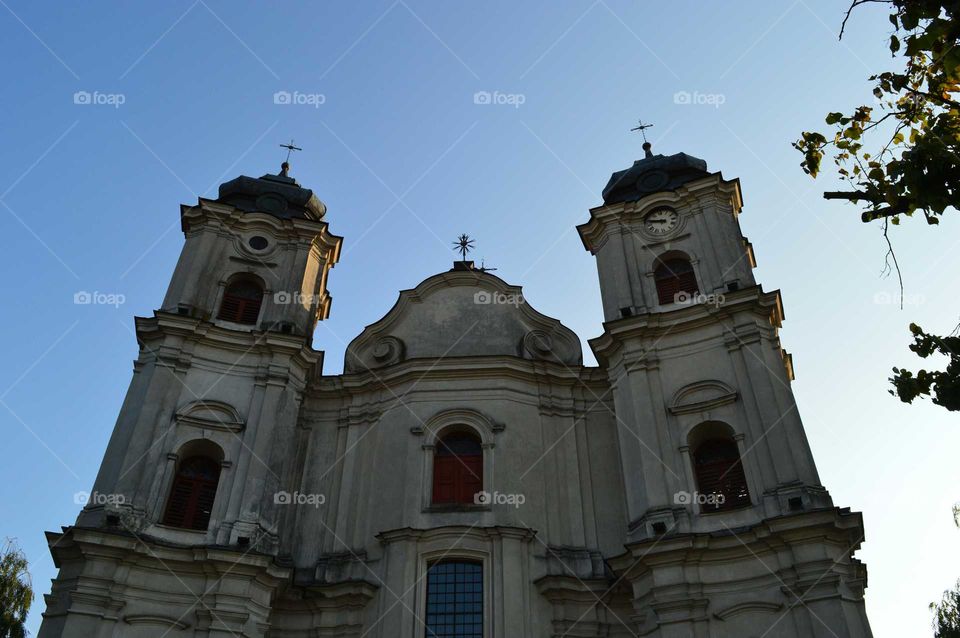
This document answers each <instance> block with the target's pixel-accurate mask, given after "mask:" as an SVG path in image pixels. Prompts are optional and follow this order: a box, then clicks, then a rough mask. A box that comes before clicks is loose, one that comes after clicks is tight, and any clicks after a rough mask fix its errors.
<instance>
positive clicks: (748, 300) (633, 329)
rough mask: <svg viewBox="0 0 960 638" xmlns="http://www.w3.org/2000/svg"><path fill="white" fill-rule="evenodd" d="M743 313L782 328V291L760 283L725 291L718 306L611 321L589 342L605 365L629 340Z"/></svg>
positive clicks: (694, 306) (673, 332) (678, 331)
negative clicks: (601, 332)
mask: <svg viewBox="0 0 960 638" xmlns="http://www.w3.org/2000/svg"><path fill="white" fill-rule="evenodd" d="M744 312H749V313H753V314H755V315H757V316H758V317H762V318H764V319H766V320H767V321H769V322H770V325H771V326H772V327H773V329H777V328H779V327H780V326H781V324H782V322H783V319H784V314H783V303H782V300H781V298H780V291H779V290H774V291H772V292H764V291H763V289H762V288H761V287H760V286H759V285H757V286H753V287H750V288H744V289H741V290H738V291H735V292H730V293H726V294H725V295H724V301H723V303H722V304H719V305H710V304H692V305H689V306H679V307H676V308H672V309H670V310H667V311H664V312H647V313H643V314H639V315H635V316H633V317H626V318H623V319H616V320H614V321H608V322H605V323H604V324H603V327H604V332H603V334H602V335H601V336H599V337H596V338H594V339H590V340H589V342H588V343H589V344H590V347H591V348H592V349H593V353H594V355H595V356H596V357H597V361H599V362H601V365H604V364H605V363H606V362H608V361H609V360H610V359H611V358H612V356H613V355H614V353H616V352H617V351H618V350H620V349H621V347H622V346H623V343H624V341H625V340H626V339H633V340H636V339H652V340H654V341H656V340H658V339H660V338H662V337H665V336H667V335H668V334H671V335H678V334H681V333H683V332H684V331H687V330H696V329H698V328H703V327H706V326H713V325H716V324H717V323H718V322H719V321H721V320H723V319H732V318H733V317H734V316H735V315H737V314H740V313H744ZM758 336H759V335H758Z"/></svg>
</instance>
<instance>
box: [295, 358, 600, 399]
mask: <svg viewBox="0 0 960 638" xmlns="http://www.w3.org/2000/svg"><path fill="white" fill-rule="evenodd" d="M483 379H490V380H505V379H513V380H516V381H521V382H526V383H531V384H539V383H540V382H542V381H544V380H546V381H549V382H550V383H551V384H555V385H557V386H561V387H570V388H575V387H581V386H587V387H592V388H595V389H596V391H598V392H602V391H605V390H606V389H607V388H608V381H607V376H606V373H605V372H603V371H602V370H601V369H599V368H589V367H584V366H566V365H564V364H562V363H551V362H545V361H530V360H527V359H521V358H520V357H513V356H484V357H478V356H468V357H444V358H442V359H437V358H422V359H407V360H406V361H403V362H401V363H398V364H396V365H393V366H389V367H387V368H379V369H377V370H375V371H369V370H368V371H363V372H357V373H348V374H340V375H331V376H322V377H320V378H319V379H317V380H315V381H314V382H312V383H311V384H310V386H309V387H308V388H307V393H308V394H309V395H311V396H323V395H330V394H333V395H336V396H339V397H347V396H351V395H354V394H360V393H363V392H368V391H371V390H379V389H382V388H384V387H393V386H400V385H403V384H404V383H411V382H426V381H431V380H444V381H455V380H483Z"/></svg>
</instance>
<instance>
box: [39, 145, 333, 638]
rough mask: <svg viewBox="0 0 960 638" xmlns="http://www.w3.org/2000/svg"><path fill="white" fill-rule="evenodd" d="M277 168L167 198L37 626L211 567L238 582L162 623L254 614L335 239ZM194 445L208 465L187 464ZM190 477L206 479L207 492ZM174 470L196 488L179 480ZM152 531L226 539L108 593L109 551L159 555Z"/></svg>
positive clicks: (198, 578)
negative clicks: (152, 260) (168, 266)
mask: <svg viewBox="0 0 960 638" xmlns="http://www.w3.org/2000/svg"><path fill="white" fill-rule="evenodd" d="M288 168H289V167H288V165H287V164H286V163H284V165H283V167H282V171H281V172H280V174H278V175H264V176H263V177H260V178H251V177H238V178H237V179H234V180H232V181H230V182H227V183H225V184H222V185H221V186H220V191H219V197H218V198H217V199H216V200H209V199H203V198H201V199H200V200H199V201H198V203H197V204H196V205H190V206H187V205H184V206H182V207H181V211H180V220H181V226H182V229H183V233H184V236H185V243H184V246H183V249H182V251H181V254H180V258H179V261H178V263H177V266H176V269H175V271H174V274H173V277H172V279H171V281H170V286H169V288H168V290H167V294H166V296H165V298H164V301H163V305H162V306H161V307H160V309H158V310H156V311H155V312H154V315H153V316H152V317H137V318H136V333H137V340H138V342H139V344H140V353H139V356H138V358H137V360H136V362H135V364H134V374H133V380H132V381H131V384H130V388H129V390H128V391H127V396H126V399H125V401H124V403H123V407H122V408H121V411H120V414H119V417H118V419H117V424H116V427H115V429H114V432H113V435H112V437H111V439H110V442H109V445H108V447H107V450H106V453H105V455H104V460H103V464H102V465H101V468H100V471H99V474H98V475H97V479H96V482H95V484H94V492H93V494H94V498H91V501H90V503H89V504H88V505H87V506H86V507H85V508H84V509H83V511H82V512H81V514H80V516H79V517H78V519H77V524H76V526H74V527H72V528H68V529H67V531H66V532H65V534H63V535H59V534H51V535H50V542H51V547H52V551H53V554H54V558H55V560H56V562H57V564H58V566H59V567H60V569H61V573H60V577H59V578H58V579H57V581H56V582H55V584H54V587H53V591H52V593H51V595H50V596H48V597H47V606H48V609H47V612H46V614H45V621H44V624H43V627H42V629H41V632H40V633H41V635H42V636H60V635H66V636H95V635H107V634H103V633H100V632H102V631H104V626H105V625H106V626H111V625H112V624H113V622H112V621H116V620H117V613H118V611H119V606H118V604H117V603H116V596H117V594H120V595H121V597H122V596H123V595H125V594H126V593H127V592H128V590H129V589H130V588H134V587H137V586H143V587H147V588H151V589H154V593H153V594H152V598H153V599H154V600H155V602H156V605H157V612H156V613H157V614H159V612H160V610H161V609H162V608H163V607H165V606H167V607H169V606H170V605H175V604H177V603H179V602H181V601H180V600H179V598H180V597H181V596H179V595H178V594H177V593H176V592H177V590H182V589H183V588H184V587H187V588H188V589H189V590H191V591H195V590H199V591H202V590H203V589H204V588H205V586H204V583H207V582H216V581H215V580H211V579H209V575H210V574H212V573H218V574H219V575H220V576H222V577H223V576H225V577H224V578H223V580H221V581H219V583H220V586H222V585H224V584H227V583H229V587H233V588H235V590H236V591H235V594H237V596H239V597H230V596H227V597H223V596H217V598H216V599H217V600H218V601H222V602H217V603H215V604H211V602H208V601H206V600H204V601H203V604H202V605H197V604H196V603H194V605H193V606H194V607H197V608H198V609H199V611H200V612H201V618H200V620H199V621H198V622H196V623H195V622H194V620H195V619H194V618H193V613H192V610H191V614H190V616H191V622H190V623H186V622H185V621H184V619H183V618H180V619H178V620H176V622H174V624H173V626H178V625H179V624H184V625H185V626H186V624H190V625H191V626H193V627H197V628H200V626H201V625H204V624H207V625H222V626H223V627H227V628H231V627H232V628H233V629H237V628H238V627H243V626H249V625H248V622H252V623H253V624H256V623H257V622H260V623H261V624H265V623H266V620H267V614H268V612H269V609H268V608H265V607H264V604H265V603H266V602H267V601H269V595H267V594H265V593H264V592H265V591H267V589H268V588H269V585H270V581H271V580H272V579H274V578H275V577H276V574H275V573H274V572H275V571H276V567H275V566H273V565H271V564H270V561H265V560H264V559H263V557H262V556H261V555H260V554H261V553H263V552H266V553H275V552H276V551H277V548H278V545H279V542H280V535H279V531H278V525H279V520H278V519H279V512H280V510H279V509H278V507H277V505H276V504H274V499H273V495H274V494H275V493H277V492H278V490H279V489H280V484H281V482H282V481H283V479H282V477H283V476H284V474H285V472H290V471H292V468H291V467H290V463H289V449H290V448H291V441H292V439H293V437H294V435H295V431H296V425H297V418H298V414H299V407H300V403H301V400H302V394H303V390H304V388H305V387H306V385H307V382H308V379H309V378H310V376H311V375H312V374H314V373H315V372H316V371H318V370H319V369H320V366H321V365H322V358H323V353H322V352H318V351H315V350H313V349H312V348H311V343H312V335H313V329H314V327H315V325H316V322H317V321H318V320H320V319H324V318H326V317H327V315H328V313H329V309H330V297H329V295H328V293H327V289H326V280H327V273H328V272H329V270H330V268H331V267H332V266H333V265H334V264H335V263H336V262H337V259H338V257H339V251H340V245H341V238H340V237H337V236H335V235H332V234H331V233H330V232H329V231H328V229H327V223H326V222H324V221H323V217H324V214H325V213H326V207H325V206H324V204H323V203H322V202H321V201H320V200H319V199H317V197H316V196H315V195H314V194H313V193H312V192H311V191H310V190H307V189H304V188H301V187H300V186H299V184H298V183H297V182H296V181H295V180H294V179H292V178H291V177H289V176H288V175H287V171H288ZM195 458H204V459H213V460H214V461H215V463H216V465H213V466H209V464H208V466H206V467H205V466H202V465H197V464H194V466H190V467H187V466H186V464H188V463H191V462H192V460H193V459H195ZM178 481H179V483H178ZM191 481H192V483H191ZM204 481H206V482H207V483H208V484H210V485H212V486H213V487H212V488H211V489H209V490H208V491H207V493H204V490H203V489H202V485H203V484H204ZM190 485H194V486H196V485H200V486H201V489H199V490H198V491H197V493H196V494H191V493H190V490H189V489H188V488H189V486H190ZM168 495H169V496H168ZM144 539H150V540H149V542H142V541H144ZM165 544H166V545H169V546H180V547H210V548H213V547H220V548H230V549H231V550H232V551H220V553H219V554H217V552H216V551H214V550H209V553H208V552H207V551H205V552H204V557H203V558H202V559H199V560H202V561H203V562H202V563H197V564H195V565H194V566H193V567H187V566H184V564H183V563H182V562H180V561H181V560H182V557H177V556H173V555H169V556H167V557H166V562H168V564H169V565H171V566H172V567H169V568H168V569H167V570H163V569H161V570H160V572H159V575H156V576H153V577H150V576H149V574H148V572H145V573H143V574H140V575H139V576H138V575H137V574H136V572H133V578H131V579H130V581H132V582H135V583H136V585H134V584H132V582H130V583H127V584H126V585H125V586H124V587H123V588H122V589H123V593H122V594H121V593H120V591H118V587H119V585H117V584H115V583H112V582H111V581H112V580H114V578H115V576H114V575H113V574H114V573H115V572H114V570H116V569H117V567H116V565H115V564H114V561H116V560H119V558H118V557H120V556H124V555H126V556H128V557H129V553H131V552H133V553H136V552H138V551H140V552H145V553H146V555H147V556H151V555H152V557H153V558H156V559H157V560H160V561H161V562H165V561H163V560H162V559H160V558H159V557H157V556H156V555H155V550H154V549H151V548H152V547H156V546H158V545H159V546H162V545H165ZM201 564H202V565H203V566H202V567H200V565H201ZM181 570H182V571H181ZM167 572H170V573H167ZM174 572H177V573H176V578H174V576H173V573H174ZM204 572H207V573H206V574H205V573H204ZM147 578H151V580H144V579H147ZM177 579H179V580H181V583H186V584H184V585H181V584H179V583H177V582H175V581H176V580H177ZM220 605H225V607H224V608H222V609H220V608H219V606H220ZM240 616H244V617H249V619H248V620H244V621H243V622H240V621H239V620H238V618H239V617H240ZM258 616H259V618H258ZM153 617H154V616H153V615H152V613H140V614H134V615H133V616H131V617H130V618H127V619H126V620H125V621H124V622H125V624H127V625H132V626H128V627H126V629H125V630H124V633H123V635H128V633H127V632H132V633H131V634H130V635H132V634H133V633H135V632H136V631H137V630H136V629H135V627H140V626H141V625H142V626H143V627H145V629H143V631H146V632H147V633H149V631H152V630H156V627H152V628H151V627H150V625H151V618H153ZM110 635H115V634H110ZM144 635H147V634H146V633H145V634H144ZM198 635H199V634H198ZM204 635H207V634H204ZM209 635H215V634H214V633H211V634H209ZM227 635H229V634H227Z"/></svg>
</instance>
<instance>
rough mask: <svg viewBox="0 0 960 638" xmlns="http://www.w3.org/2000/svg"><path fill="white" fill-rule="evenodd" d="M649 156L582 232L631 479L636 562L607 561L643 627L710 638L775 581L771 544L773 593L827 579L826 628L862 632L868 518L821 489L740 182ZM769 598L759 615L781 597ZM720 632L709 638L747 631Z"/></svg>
mask: <svg viewBox="0 0 960 638" xmlns="http://www.w3.org/2000/svg"><path fill="white" fill-rule="evenodd" d="M644 151H645V157H644V158H643V159H641V160H638V161H636V162H634V164H633V165H632V166H631V167H629V168H627V169H625V170H622V171H618V172H615V173H614V174H613V175H612V176H611V178H610V181H609V183H608V184H607V186H606V187H605V188H604V190H603V205H601V206H599V207H597V208H594V209H592V210H591V211H590V220H589V221H588V222H587V223H585V224H582V225H580V226H578V231H579V233H580V236H581V239H582V240H583V244H584V246H585V247H586V249H587V250H589V251H590V252H591V253H592V254H593V255H594V256H595V257H596V262H597V270H598V274H599V279H600V292H601V298H602V303H603V312H604V318H605V323H604V333H603V335H601V336H600V337H597V338H596V339H593V340H591V341H590V345H591V347H592V348H593V351H594V353H595V355H596V357H597V360H598V361H599V362H600V365H601V367H603V368H606V370H607V373H608V377H609V380H610V384H611V391H612V396H613V399H614V405H615V410H616V415H617V421H618V428H617V429H618V439H619V449H620V462H621V467H622V473H623V477H624V483H625V485H624V490H625V496H626V508H627V516H628V521H627V530H626V535H627V538H628V539H629V542H628V545H627V547H628V549H629V552H628V554H626V555H625V556H624V557H622V560H615V561H614V563H613V565H614V568H615V569H617V570H620V569H622V570H623V573H622V575H623V576H624V577H625V578H626V579H627V580H629V581H630V582H631V584H632V587H633V590H634V592H633V593H634V607H635V609H636V611H637V613H638V617H639V618H640V624H639V625H638V626H639V627H640V628H641V630H642V631H643V633H644V634H646V633H647V632H648V631H649V632H653V631H654V630H655V629H656V628H657V627H660V631H661V633H656V634H652V635H657V636H681V635H682V636H687V635H706V633H701V632H703V631H704V629H703V628H702V627H698V626H700V625H703V624H706V623H710V624H711V626H712V624H713V623H715V618H716V613H717V611H718V610H719V611H720V612H721V613H722V612H723V610H724V609H730V610H734V611H733V612H731V615H734V616H736V615H737V614H738V613H739V612H738V611H736V610H738V609H741V607H738V605H743V604H746V603H745V600H746V599H745V594H744V587H747V585H746V583H747V581H748V580H749V579H755V581H754V582H759V581H763V580H769V578H770V573H771V572H770V570H769V569H768V568H766V567H764V566H763V561H758V560H757V559H756V557H757V556H764V555H766V554H769V552H770V545H769V543H770V542H774V541H773V539H772V538H771V537H776V541H775V542H776V543H782V544H783V547H785V548H789V551H787V554H790V557H789V558H788V557H786V556H783V555H781V556H780V557H779V558H778V559H777V560H779V561H780V563H779V564H778V567H777V568H776V569H779V570H793V571H792V572H790V575H789V576H787V575H785V572H782V571H777V573H776V574H775V575H776V576H777V578H780V579H782V581H784V583H783V585H784V586H786V587H788V588H793V586H794V585H796V586H797V587H799V588H801V589H802V588H803V585H804V583H806V582H807V580H808V577H809V584H811V585H812V584H813V583H814V582H815V581H816V578H817V577H819V576H821V575H823V574H824V572H829V574H830V575H831V580H830V582H831V583H833V585H831V587H833V589H831V590H830V591H829V592H827V593H826V594H825V595H826V598H827V599H829V600H830V603H829V604H828V605H827V606H828V607H830V611H829V612H824V613H829V614H830V615H831V617H834V618H837V619H838V621H837V622H838V624H837V625H831V626H833V627H838V626H844V625H845V624H846V625H848V626H850V627H851V631H850V633H849V634H847V635H851V636H864V635H869V628H868V627H867V625H866V616H865V615H864V613H863V603H862V593H863V586H864V583H865V568H864V567H863V566H862V565H861V564H860V563H859V561H857V560H855V559H854V558H853V557H852V555H853V552H854V551H855V550H856V548H857V547H858V546H859V544H860V542H861V541H862V538H863V537H862V521H861V517H860V515H859V514H856V513H851V512H849V510H842V509H837V508H835V507H834V506H833V503H832V500H831V498H830V495H829V493H828V492H827V490H826V489H825V488H824V487H823V486H822V485H821V483H820V478H819V476H818V474H817V469H816V466H815V464H814V460H813V455H812V453H811V451H810V447H809V444H808V442H807V438H806V435H805V433H804V429H803V424H802V422H801V420H800V416H799V414H798V412H797V406H796V401H795V399H794V397H793V392H792V390H791V387H790V383H791V381H792V379H793V366H792V360H791V357H790V355H789V354H787V353H786V352H785V351H784V350H783V349H782V347H781V345H780V340H779V337H778V329H779V328H780V325H781V322H782V320H783V307H782V303H781V299H780V294H779V291H771V292H767V291H764V290H763V288H762V287H761V286H760V285H759V284H758V283H757V282H756V280H755V279H754V276H753V272H752V269H753V267H755V265H756V263H755V260H754V255H753V250H752V247H751V245H750V243H749V242H748V241H747V239H746V238H745V237H744V236H743V235H742V233H741V230H740V224H739V221H738V220H739V215H740V212H741V208H742V206H743V199H742V195H741V192H740V183H739V181H738V180H726V179H724V178H723V176H722V175H721V174H720V173H711V172H709V171H708V170H707V165H706V162H704V161H703V160H701V159H698V158H696V157H692V156H690V155H687V154H685V153H676V154H674V155H654V154H653V152H652V150H651V147H650V144H648V143H647V144H644ZM732 530H736V531H735V533H734V534H733V535H731V531H732ZM721 537H724V538H726V541H721V540H718V539H719V538H721ZM761 539H765V540H761ZM814 539H816V540H814ZM711 549H715V550H716V552H714V553H711V551H710V550H711ZM804 554H806V557H805V558H801V555H804ZM711 560H716V561H717V562H716V564H715V565H714V567H707V566H706V565H705V564H704V563H702V562H701V561H708V562H709V561H711ZM814 572H816V573H814ZM680 574H684V575H683V576H681V575H680ZM811 574H812V576H811ZM744 579H746V580H744ZM821 584H822V581H821V582H819V583H817V585H818V586H819V585H821ZM770 585H771V591H770V592H767V594H765V596H766V599H768V600H766V602H763V603H762V604H764V605H765V604H767V602H769V603H770V604H774V603H773V602H772V601H774V600H779V599H780V597H781V596H782V594H780V593H779V592H780V589H781V583H776V582H771V583H770ZM711 591H712V593H709V592H711ZM746 597H747V598H749V596H746ZM851 601H854V602H851ZM790 602H796V601H795V600H792V601H790ZM753 603H757V604H760V603H759V602H757V601H752V602H750V604H753ZM708 608H709V609H710V612H709V613H708V612H707V609H708ZM851 611H852V612H855V614H854V615H853V616H850V615H847V614H848V612H851ZM845 615H846V616H845ZM845 618H847V620H845ZM850 618H858V619H861V620H862V626H861V625H860V624H858V623H860V620H857V621H856V622H854V621H851V620H849V619H850ZM712 619H713V620H712ZM744 622H745V621H744ZM814 622H815V621H814ZM672 623H677V624H676V625H671V626H673V627H674V629H672V630H670V631H668V630H667V629H666V625H667V624H672ZM850 623H853V624H852V625H851V624H850ZM854 625H856V626H854ZM724 627H725V629H724V633H716V634H715V633H713V631H712V630H711V631H710V635H724V636H726V635H730V636H734V635H747V634H748V633H749V623H747V622H745V624H744V626H743V627H742V628H739V629H738V628H736V622H734V621H729V622H725V623H724ZM671 631H677V632H678V633H671ZM727 632H732V633H727ZM865 632H866V633H865ZM815 633H817V632H813V633H811V634H807V633H803V632H802V631H801V633H799V634H793V633H790V634H783V635H813V634H815ZM778 635H780V634H778Z"/></svg>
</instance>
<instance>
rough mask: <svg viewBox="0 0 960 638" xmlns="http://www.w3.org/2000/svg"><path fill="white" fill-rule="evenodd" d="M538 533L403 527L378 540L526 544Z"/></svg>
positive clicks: (508, 529) (511, 529) (517, 529)
mask: <svg viewBox="0 0 960 638" xmlns="http://www.w3.org/2000/svg"><path fill="white" fill-rule="evenodd" d="M536 535H537V531H536V530H533V529H530V528H527V527H507V526H503V525H495V526H491V527H466V526H463V525H447V526H444V527H434V528H430V529H420V528H414V527H402V528H400V529H392V530H387V531H384V532H380V533H379V534H377V535H376V539H377V540H378V541H380V543H381V544H383V545H389V544H390V543H396V542H402V541H433V540H438V539H451V540H454V541H457V540H462V539H464V538H472V539H475V540H489V539H491V538H514V539H517V540H521V541H524V542H530V541H532V540H533V539H534V538H535V537H536Z"/></svg>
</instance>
